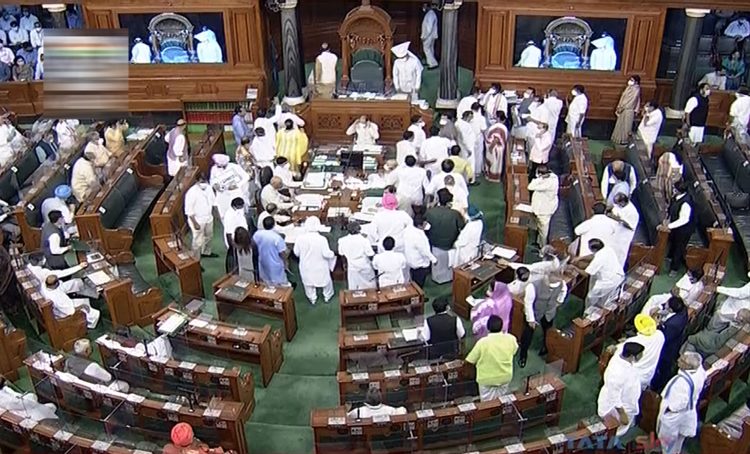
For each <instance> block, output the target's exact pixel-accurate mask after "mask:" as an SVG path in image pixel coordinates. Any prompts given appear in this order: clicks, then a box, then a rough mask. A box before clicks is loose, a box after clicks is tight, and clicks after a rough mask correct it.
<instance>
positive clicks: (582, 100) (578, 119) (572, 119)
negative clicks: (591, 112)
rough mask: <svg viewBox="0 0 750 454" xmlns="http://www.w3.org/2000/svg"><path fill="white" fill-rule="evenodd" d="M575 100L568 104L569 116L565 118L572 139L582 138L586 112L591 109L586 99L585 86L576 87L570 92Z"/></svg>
mask: <svg viewBox="0 0 750 454" xmlns="http://www.w3.org/2000/svg"><path fill="white" fill-rule="evenodd" d="M570 94H571V95H573V99H572V100H571V101H570V103H569V104H568V116H567V117H565V123H566V124H567V125H568V127H567V128H566V131H565V132H566V133H568V134H569V135H570V136H571V137H581V130H582V129H583V120H584V119H585V117H586V111H587V110H588V109H589V99H588V98H587V97H586V89H585V88H584V87H583V85H575V86H573V89H572V90H571V91H570Z"/></svg>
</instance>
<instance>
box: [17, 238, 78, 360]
mask: <svg viewBox="0 0 750 454" xmlns="http://www.w3.org/2000/svg"><path fill="white" fill-rule="evenodd" d="M9 253H10V255H11V257H12V259H13V260H12V264H11V266H12V267H13V272H14V273H15V274H16V279H17V280H18V285H19V289H18V290H19V292H20V294H21V296H22V298H23V299H24V301H23V303H24V308H26V309H27V310H30V311H31V313H32V314H33V315H34V317H33V319H32V318H30V321H32V323H33V322H34V320H35V321H36V325H37V328H39V330H40V331H41V330H44V331H46V332H47V334H48V335H49V340H50V345H52V348H54V349H56V350H65V351H69V350H71V349H72V348H73V343H74V342H75V341H76V340H78V339H80V338H82V337H86V314H85V313H84V312H83V310H82V309H76V311H75V313H74V314H73V315H69V316H67V317H64V318H57V317H55V315H54V313H53V311H52V302H51V301H50V300H48V299H47V298H45V297H44V296H42V293H41V283H40V282H39V281H37V279H36V277H35V276H34V275H33V274H31V271H29V270H28V269H27V268H26V260H25V259H24V258H23V257H22V256H21V250H20V249H19V248H18V245H13V246H12V247H11V248H10V250H9Z"/></svg>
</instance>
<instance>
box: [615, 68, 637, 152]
mask: <svg viewBox="0 0 750 454" xmlns="http://www.w3.org/2000/svg"><path fill="white" fill-rule="evenodd" d="M640 104H641V78H640V77H639V76H632V77H630V79H628V86H627V87H625V90H623V92H622V95H620V102H619V103H618V104H617V109H616V110H615V115H617V122H616V123H615V129H614V131H612V143H613V144H615V145H622V144H624V143H628V138H629V136H630V133H631V132H632V131H633V119H634V118H635V113H636V112H638V108H639V107H640Z"/></svg>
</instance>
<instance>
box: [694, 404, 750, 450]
mask: <svg viewBox="0 0 750 454" xmlns="http://www.w3.org/2000/svg"><path fill="white" fill-rule="evenodd" d="M742 405H745V404H744V403H743V404H742ZM700 440H701V452H710V453H711V454H737V453H743V452H748V450H749V449H750V418H745V420H744V421H743V422H742V436H741V437H740V438H739V439H737V438H732V437H730V436H729V434H727V433H726V432H724V431H723V430H721V429H719V427H718V426H717V425H715V424H704V425H703V426H702V427H701V432H700Z"/></svg>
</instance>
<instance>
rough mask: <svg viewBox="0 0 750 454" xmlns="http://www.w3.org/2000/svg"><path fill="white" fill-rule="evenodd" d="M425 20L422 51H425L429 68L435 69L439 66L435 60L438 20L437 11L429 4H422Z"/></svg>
mask: <svg viewBox="0 0 750 454" xmlns="http://www.w3.org/2000/svg"><path fill="white" fill-rule="evenodd" d="M422 11H424V18H423V19H422V35H421V36H420V38H421V39H422V50H423V51H424V56H425V60H427V67H428V68H434V67H436V66H437V65H438V61H437V59H436V58H435V41H436V40H437V39H438V18H437V14H436V13H435V10H434V9H433V8H432V6H430V4H429V3H423V4H422Z"/></svg>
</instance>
